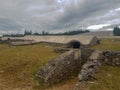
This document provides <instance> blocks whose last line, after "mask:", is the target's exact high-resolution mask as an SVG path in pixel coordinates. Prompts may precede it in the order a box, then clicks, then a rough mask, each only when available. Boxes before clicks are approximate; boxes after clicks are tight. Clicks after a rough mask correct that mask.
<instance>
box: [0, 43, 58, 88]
mask: <svg viewBox="0 0 120 90" xmlns="http://www.w3.org/2000/svg"><path fill="white" fill-rule="evenodd" d="M57 56H58V54H57V53H55V52H54V51H53V47H48V46H44V45H41V44H37V45H29V46H14V47H9V46H8V45H6V44H0V72H1V73H0V79H1V78H2V79H4V81H5V85H7V86H8V87H11V88H17V87H20V88H22V87H23V88H24V87H26V86H28V87H32V89H34V88H35V87H36V86H38V87H39V89H40V88H43V86H42V85H40V84H39V83H38V81H37V80H35V78H34V77H35V74H36V73H37V71H38V70H39V69H40V68H41V67H42V66H43V65H45V64H46V63H47V62H48V61H49V60H51V59H52V58H55V57H57ZM2 84H4V83H2ZM41 84H42V83H41ZM1 88H2V87H1Z"/></svg>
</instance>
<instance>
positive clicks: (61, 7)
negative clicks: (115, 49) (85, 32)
mask: <svg viewBox="0 0 120 90" xmlns="http://www.w3.org/2000/svg"><path fill="white" fill-rule="evenodd" d="M119 24H120V0H94V1H93V0H0V32H1V33H6V32H23V31H24V29H28V30H32V31H33V32H36V31H39V32H41V31H42V30H45V31H50V32H51V31H52V32H62V31H64V30H71V29H76V28H81V27H83V28H87V29H91V30H92V29H94V30H100V29H102V28H104V27H105V28H106V27H107V26H108V27H109V28H110V26H114V25H119ZM111 28H112V27H111Z"/></svg>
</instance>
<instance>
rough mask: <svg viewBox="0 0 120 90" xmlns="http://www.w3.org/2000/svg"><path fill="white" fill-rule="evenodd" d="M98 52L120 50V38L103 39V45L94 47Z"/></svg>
mask: <svg viewBox="0 0 120 90" xmlns="http://www.w3.org/2000/svg"><path fill="white" fill-rule="evenodd" d="M92 48H94V49H98V50H120V38H115V39H111V38H103V39H101V43H100V44H99V45H96V46H94V47H92Z"/></svg>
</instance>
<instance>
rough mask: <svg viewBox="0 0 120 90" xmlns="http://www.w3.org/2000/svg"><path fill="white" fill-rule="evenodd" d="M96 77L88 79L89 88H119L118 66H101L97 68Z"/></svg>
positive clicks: (97, 89)
mask: <svg viewBox="0 0 120 90" xmlns="http://www.w3.org/2000/svg"><path fill="white" fill-rule="evenodd" d="M96 78H97V80H95V81H90V82H92V83H89V85H88V87H89V89H90V90H120V67H112V66H103V67H101V69H100V70H98V72H97V75H96Z"/></svg>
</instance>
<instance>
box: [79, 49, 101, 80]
mask: <svg viewBox="0 0 120 90" xmlns="http://www.w3.org/2000/svg"><path fill="white" fill-rule="evenodd" d="M102 60H103V54H102V52H98V51H95V52H93V54H92V55H91V56H90V57H89V59H88V61H87V62H86V63H85V64H84V65H83V66H82V69H81V71H80V74H79V76H78V78H79V81H86V80H89V79H94V78H95V73H96V70H97V69H98V68H99V67H100V65H101V61H102Z"/></svg>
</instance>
